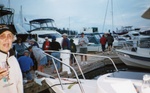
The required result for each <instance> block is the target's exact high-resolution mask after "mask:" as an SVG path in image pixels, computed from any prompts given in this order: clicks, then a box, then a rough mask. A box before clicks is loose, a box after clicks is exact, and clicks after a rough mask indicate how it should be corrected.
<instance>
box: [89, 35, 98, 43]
mask: <svg viewBox="0 0 150 93" xmlns="http://www.w3.org/2000/svg"><path fill="white" fill-rule="evenodd" d="M87 38H88V40H89V43H94V44H99V43H98V41H97V39H96V38H95V37H94V36H88V37H87Z"/></svg>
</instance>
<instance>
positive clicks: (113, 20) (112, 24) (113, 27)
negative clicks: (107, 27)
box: [111, 0, 114, 31]
mask: <svg viewBox="0 0 150 93" xmlns="http://www.w3.org/2000/svg"><path fill="white" fill-rule="evenodd" d="M111 9H112V31H114V17H113V15H114V14H113V0H111Z"/></svg>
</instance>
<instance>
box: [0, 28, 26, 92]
mask: <svg viewBox="0 0 150 93" xmlns="http://www.w3.org/2000/svg"><path fill="white" fill-rule="evenodd" d="M14 34H15V31H13V30H11V28H9V27H8V26H7V25H0V93H23V78H22V73H21V70H20V66H19V63H18V61H17V59H16V58H15V56H14V54H12V52H11V51H10V50H12V49H11V47H12V42H13V41H14ZM12 51H13V50H12Z"/></svg>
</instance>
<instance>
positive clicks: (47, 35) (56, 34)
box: [39, 33, 61, 39]
mask: <svg viewBox="0 0 150 93" xmlns="http://www.w3.org/2000/svg"><path fill="white" fill-rule="evenodd" d="M53 36H55V37H56V38H60V37H61V34H58V33H51V34H42V35H39V37H40V38H43V39H44V38H45V37H48V38H52V37H53Z"/></svg>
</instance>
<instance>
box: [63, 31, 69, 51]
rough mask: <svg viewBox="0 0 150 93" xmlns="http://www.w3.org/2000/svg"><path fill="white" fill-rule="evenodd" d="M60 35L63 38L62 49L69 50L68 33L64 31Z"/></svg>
mask: <svg viewBox="0 0 150 93" xmlns="http://www.w3.org/2000/svg"><path fill="white" fill-rule="evenodd" d="M62 37H63V40H62V48H63V50H65V49H68V50H70V41H69V39H68V35H67V34H66V33H64V34H63V35H62Z"/></svg>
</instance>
